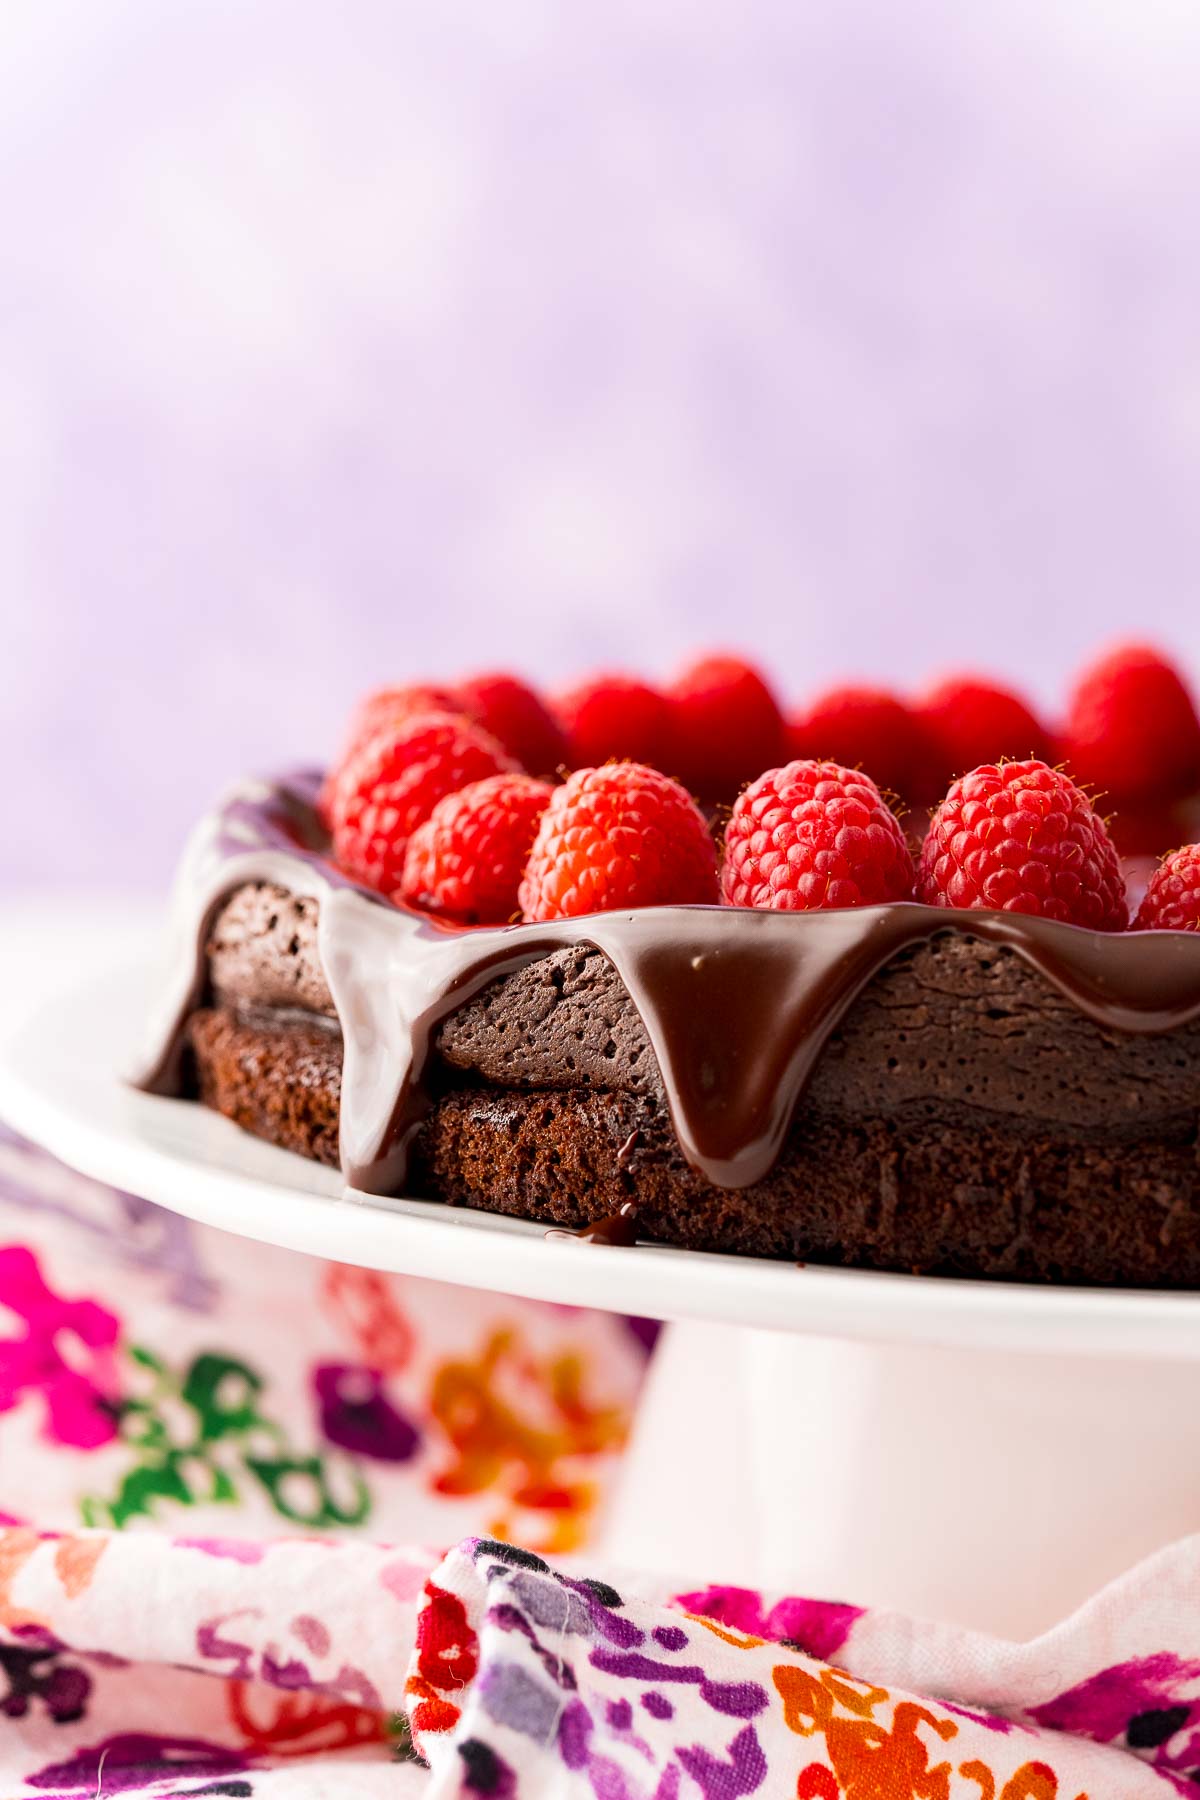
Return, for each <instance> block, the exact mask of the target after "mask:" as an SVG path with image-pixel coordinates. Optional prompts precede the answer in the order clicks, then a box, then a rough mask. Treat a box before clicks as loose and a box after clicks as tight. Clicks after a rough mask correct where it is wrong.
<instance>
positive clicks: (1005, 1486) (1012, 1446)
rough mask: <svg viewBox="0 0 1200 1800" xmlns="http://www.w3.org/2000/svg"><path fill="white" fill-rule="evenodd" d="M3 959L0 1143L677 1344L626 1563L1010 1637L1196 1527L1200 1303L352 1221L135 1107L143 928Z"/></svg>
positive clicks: (364, 1258) (179, 1115) (653, 1382)
mask: <svg viewBox="0 0 1200 1800" xmlns="http://www.w3.org/2000/svg"><path fill="white" fill-rule="evenodd" d="M3 941H5V943H6V946H7V948H6V952H5V954H4V955H3V956H0V992H3V993H5V994H6V995H8V996H9V997H10V1005H9V1009H8V1012H7V1015H6V1017H5V1019H4V1020H3V1021H2V1022H0V1116H2V1117H4V1118H5V1119H6V1120H7V1121H8V1123H9V1124H10V1125H11V1126H12V1127H13V1128H14V1129H15V1130H17V1131H20V1132H22V1133H24V1134H25V1135H26V1136H27V1137H29V1138H31V1139H32V1140H34V1141H35V1142H37V1143H39V1144H42V1145H43V1146H45V1148H46V1149H48V1150H50V1151H52V1152H53V1153H54V1154H56V1155H57V1156H59V1157H61V1158H62V1159H63V1160H64V1161H65V1162H67V1163H69V1164H71V1165H72V1166H73V1167H75V1168H77V1169H79V1170H81V1171H82V1172H83V1173H85V1174H88V1175H91V1176H93V1177H95V1178H97V1179H99V1180H101V1181H105V1182H109V1183H111V1184H113V1185H114V1186H118V1187H121V1188H124V1189H127V1190H129V1191H131V1192H134V1193H137V1194H138V1195H141V1196H143V1197H145V1198H146V1199H149V1200H153V1201H156V1202H158V1203H159V1204H160V1205H163V1206H167V1207H172V1208H174V1209H175V1210H176V1211H178V1212H181V1213H183V1214H186V1215H187V1216H188V1217H189V1218H192V1219H196V1220H199V1221H202V1222H203V1223H206V1224H209V1225H215V1226H218V1227H220V1228H222V1229H224V1230H228V1231H233V1232H237V1233H241V1234H242V1235H244V1236H246V1237H249V1238H257V1239H260V1240H262V1241H264V1242H267V1243H272V1244H278V1245H282V1246H286V1247H288V1248H291V1249H295V1250H300V1251H307V1252H310V1253H312V1254H314V1255H319V1256H324V1257H332V1258H336V1259H337V1260H338V1261H341V1262H348V1263H355V1264H358V1265H360V1266H362V1267H364V1268H373V1269H383V1270H389V1271H394V1272H398V1273H405V1274H410V1275H425V1276H431V1277H435V1278H436V1279H438V1280H440V1281H450V1282H460V1283H465V1284H467V1285H470V1286H473V1287H482V1288H489V1289H494V1290H497V1291H499V1292H505V1293H511V1294H517V1295H523V1296H526V1297H529V1298H533V1299H539V1300H547V1299H549V1300H555V1301H560V1302H566V1303H569V1304H572V1305H579V1306H591V1307H600V1308H605V1309H608V1310H612V1311H620V1312H627V1313H639V1314H643V1315H647V1316H650V1317H653V1318H658V1319H664V1320H668V1321H671V1323H670V1325H669V1328H668V1330H667V1332H666V1333H665V1334H664V1337H663V1340H662V1342H661V1345H660V1348H659V1350H658V1352H657V1354H656V1356H655V1359H654V1361H653V1363H652V1365H651V1370H650V1374H649V1378H648V1387H647V1391H646V1395H645V1399H644V1403H643V1406H642V1409H641V1411H640V1414H639V1420H638V1426H637V1431H636V1434H635V1441H634V1444H633V1447H632V1451H631V1454H630V1457H629V1461H628V1467H627V1472H626V1474H625V1477H624V1480H623V1485H622V1489H621V1492H620V1494H619V1496H618V1499H617V1502H616V1505H615V1507H614V1509H613V1511H612V1514H611V1517H610V1521H609V1528H608V1529H609V1541H608V1543H607V1544H606V1546H605V1550H606V1554H607V1555H608V1556H610V1557H611V1558H613V1559H616V1560H618V1561H620V1562H623V1563H626V1564H631V1565H641V1566H644V1567H653V1568H655V1569H657V1570H660V1571H662V1572H663V1573H666V1574H673V1573H678V1574H680V1575H695V1574H697V1573H698V1572H699V1573H704V1574H706V1575H711V1576H712V1577H713V1578H719V1579H723V1580H730V1581H737V1582H741V1583H744V1584H745V1585H748V1586H754V1587H760V1586H764V1587H770V1588H776V1589H778V1588H786V1589H789V1590H791V1591H793V1592H799V1593H806V1594H811V1595H816V1596H821V1597H825V1598H829V1599H844V1600H852V1601H855V1602H857V1603H860V1604H866V1605H872V1606H892V1607H897V1608H900V1609H903V1610H905V1611H907V1612H913V1613H921V1614H927V1615H932V1616H936V1617H940V1618H944V1619H948V1620H954V1621H957V1622H959V1623H963V1624H967V1625H972V1626H975V1627H977V1628H980V1629H987V1630H991V1631H994V1632H996V1633H998V1634H1001V1635H1004V1636H1010V1637H1025V1636H1028V1635H1031V1634H1032V1633H1034V1632H1036V1631H1039V1630H1041V1629H1044V1628H1045V1627H1047V1626H1049V1625H1050V1624H1052V1623H1053V1622H1054V1621H1055V1620H1056V1619H1058V1618H1059V1617H1061V1616H1062V1615H1063V1614H1064V1613H1066V1612H1067V1611H1069V1610H1070V1609H1071V1608H1072V1607H1074V1606H1075V1605H1077V1604H1078V1603H1079V1602H1081V1601H1082V1600H1083V1599H1084V1598H1086V1596H1087V1595H1088V1594H1089V1593H1091V1592H1092V1591H1093V1590H1094V1589H1095V1588H1096V1587H1098V1586H1099V1585H1101V1584H1102V1583H1103V1582H1104V1581H1106V1580H1108V1579H1109V1578H1111V1577H1112V1576H1113V1575H1115V1574H1117V1573H1119V1572H1120V1571H1121V1570H1122V1569H1123V1568H1125V1567H1127V1566H1128V1565H1129V1564H1131V1563H1132V1562H1134V1561H1136V1560H1137V1559H1138V1558H1139V1557H1141V1556H1142V1555H1144V1554H1146V1553H1148V1552H1149V1551H1151V1550H1154V1549H1157V1548H1158V1547H1160V1546H1161V1545H1163V1544H1165V1543H1167V1542H1169V1541H1170V1540H1171V1539H1173V1538H1175V1537H1179V1536H1182V1535H1184V1534H1185V1533H1187V1532H1190V1531H1193V1530H1196V1529H1198V1528H1200V1406H1198V1405H1197V1392H1198V1389H1200V1368H1198V1367H1197V1364H1198V1363H1200V1295H1196V1296H1191V1295H1170V1294H1155V1293H1118V1292H1106V1291H1103V1290H1084V1289H1063V1288H1057V1289H1056V1288H1034V1287H1028V1286H1020V1285H1017V1284H1007V1283H1006V1284H1002V1283H987V1284H984V1283H970V1282H957V1281H938V1280H925V1279H919V1278H916V1277H913V1276H898V1275H896V1276H893V1275H876V1274H869V1273H857V1272H851V1271H842V1270H832V1269H819V1268H797V1267H793V1266H792V1265H790V1264H785V1263H774V1262H766V1261H759V1260H754V1259H749V1258H735V1257H720V1256H704V1255H699V1254H697V1253H695V1252H687V1251H679V1250H671V1249H663V1248H653V1247H649V1246H637V1247H635V1248H616V1247H607V1246H599V1245H594V1244H589V1243H580V1242H576V1241H573V1240H570V1239H565V1238H563V1237H561V1236H547V1234H546V1233H545V1232H544V1231H543V1230H542V1229H541V1228H540V1227H537V1226H532V1225H528V1224H522V1223H520V1222H516V1221H511V1220H503V1219H499V1218H493V1217H491V1216H489V1215H486V1214H480V1213H473V1212H468V1211H460V1210H451V1209H449V1208H447V1207H443V1206H437V1205H431V1204H429V1203H426V1202H420V1201H405V1200H402V1201H392V1202H387V1201H384V1202H381V1201H376V1200H370V1199H368V1198H366V1197H360V1196H355V1195H352V1194H347V1193H345V1192H344V1191H343V1190H342V1187H341V1184H340V1182H339V1180H338V1178H337V1177H336V1176H335V1175H334V1174H333V1173H332V1172H331V1171H329V1170H325V1169H320V1168H317V1167H315V1166H314V1165H311V1164H308V1163H305V1162H303V1161H302V1160H301V1159H299V1158H298V1157H293V1156H289V1155H287V1154H286V1153H284V1152H282V1151H279V1150H275V1149H273V1148H272V1147H270V1146H269V1145H265V1144H260V1143H257V1142H256V1141H254V1140H253V1139H251V1138H248V1137H245V1136H244V1135H242V1134H241V1133H240V1132H238V1131H237V1130H236V1129H235V1128H234V1127H233V1126H231V1125H230V1124H228V1123H227V1122H226V1121H225V1120H223V1119H220V1118H218V1117H216V1116H215V1115H213V1114H211V1113H209V1112H207V1111H205V1110H204V1109H202V1108H201V1107H198V1106H195V1105H190V1104H187V1103H183V1102H176V1101H165V1100H158V1099H153V1098H150V1097H148V1096H145V1095H141V1094H138V1093H135V1092H133V1091H132V1090H131V1089H130V1088H128V1087H126V1086H125V1085H124V1084H123V1083H122V1081H121V1080H120V1078H119V1075H118V1072H117V1071H118V1070H119V1068H120V1067H122V1066H123V1065H124V1063H125V1060H126V1058H127V1055H128V1053H129V1052H130V1050H131V1047H132V1046H133V1045H134V1043H135V1042H136V1041H137V1038H138V1036H139V1033H140V1029H141V1024H142V1020H143V1017H144V1002H145V998H146V990H147V976H146V973H145V965H144V962H142V961H140V960H138V959H136V958H135V959H134V960H129V949H130V943H131V941H134V942H138V941H140V942H144V941H145V939H144V934H143V931H142V928H141V927H140V925H139V926H136V927H133V928H131V927H130V926H128V925H126V926H122V925H121V924H120V923H118V922H117V921H116V920H112V919H110V920H108V921H107V922H101V923H96V922H95V919H94V917H93V921H92V923H91V924H89V925H87V926H84V927H80V928H77V931H76V934H75V935H74V937H73V939H72V940H71V942H72V956H71V958H69V959H68V960H67V962H65V963H64V960H63V943H64V938H63V934H62V927H61V924H60V923H59V922H58V921H51V922H49V923H47V922H45V921H42V920H38V919H33V920H29V921H27V922H26V924H25V926H24V928H23V930H22V931H16V932H10V933H8V934H7V937H6V938H5V939H4V940H3ZM51 956H53V958H54V959H55V960H54V961H53V962H51V961H50V960H49V959H50V958H51ZM18 960H19V963H20V966H19V967H18ZM85 969H86V970H88V971H89V973H88V974H87V975H86V976H85V975H83V974H82V973H81V971H82V970H85ZM31 970H33V971H44V972H45V973H44V977H42V978H39V979H35V980H34V981H32V982H31V979H30V971H31ZM22 991H24V992H25V993H26V995H27V1003H26V1004H24V1005H13V1004H12V1003H11V997H12V996H13V995H14V994H20V993H21V992H22ZM1097 1204H1101V1205H1102V1204H1103V1196H1102V1195H1098V1196H1097Z"/></svg>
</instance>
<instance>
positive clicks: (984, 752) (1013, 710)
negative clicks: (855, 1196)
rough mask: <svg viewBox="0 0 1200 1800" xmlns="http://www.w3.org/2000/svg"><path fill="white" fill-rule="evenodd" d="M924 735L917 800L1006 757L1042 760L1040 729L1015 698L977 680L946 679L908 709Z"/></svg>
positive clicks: (1045, 747) (1043, 747)
mask: <svg viewBox="0 0 1200 1800" xmlns="http://www.w3.org/2000/svg"><path fill="white" fill-rule="evenodd" d="M914 711H915V713H916V717H917V721H918V725H919V727H920V729H921V730H922V731H923V732H924V734H925V739H926V744H927V747H928V750H927V755H928V760H927V762H926V766H925V768H924V770H923V771H922V779H921V780H920V782H919V784H918V785H919V791H920V797H921V798H922V799H932V798H933V797H934V796H936V795H938V794H941V793H943V792H944V791H945V787H946V783H947V782H948V781H951V780H953V779H954V777H955V776H958V775H963V774H965V773H966V771H967V770H968V769H975V768H978V767H979V766H980V765H981V764H983V763H992V762H998V761H999V760H1000V759H1001V758H1002V757H1007V756H1042V755H1044V754H1045V752H1046V751H1047V750H1048V749H1049V747H1050V745H1049V740H1048V737H1047V734H1046V730H1045V727H1044V726H1042V725H1040V724H1039V723H1038V721H1037V719H1036V718H1035V717H1034V715H1033V713H1032V712H1031V711H1030V710H1029V708H1028V706H1026V704H1025V702H1024V700H1022V699H1021V698H1020V696H1019V695H1018V694H1014V693H1012V692H1011V691H1010V689H1008V688H1002V687H996V686H995V684H994V683H992V682H990V681H986V680H985V679H983V677H982V676H977V675H950V676H947V678H946V679H945V680H944V681H941V682H939V683H938V685H937V686H936V687H934V688H931V689H930V691H929V692H928V693H927V694H926V695H925V696H924V698H923V699H921V700H919V701H918V702H917V704H916V706H915V708H914Z"/></svg>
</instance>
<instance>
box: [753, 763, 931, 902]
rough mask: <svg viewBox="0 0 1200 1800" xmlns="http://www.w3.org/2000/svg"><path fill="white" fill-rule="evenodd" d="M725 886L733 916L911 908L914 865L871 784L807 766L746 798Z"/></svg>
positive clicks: (762, 780) (771, 776)
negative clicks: (754, 910)
mask: <svg viewBox="0 0 1200 1800" xmlns="http://www.w3.org/2000/svg"><path fill="white" fill-rule="evenodd" d="M721 885H722V889H723V891H724V895H725V899H726V901H727V902H728V904H729V905H730V906H766V907H774V908H776V909H777V910H778V911H780V912H816V911H822V910H825V909H831V908H835V907H843V906H875V905H877V904H879V903H880V902H881V901H884V900H911V899H912V887H913V865H912V856H911V854H910V852H909V848H908V844H907V843H906V841H905V837H904V833H903V831H902V830H901V828H900V822H899V820H898V819H897V818H896V815H895V814H894V813H893V812H892V810H891V808H890V807H889V806H888V805H887V804H886V802H885V801H884V799H883V796H882V795H881V794H880V792H879V789H878V788H877V787H876V786H875V783H874V782H873V781H872V780H871V777H870V776H869V775H863V774H861V773H860V772H859V771H858V770H857V769H846V768H843V767H842V765H841V763H834V762H810V761H805V760H803V759H801V760H799V761H797V762H790V763H786V764H785V765H784V767H783V768H782V769H768V770H767V772H766V774H765V775H760V776H759V778H758V780H757V781H755V782H752V783H751V784H750V786H749V787H748V788H747V789H746V790H745V792H744V793H742V794H740V795H739V796H738V799H737V802H736V804H735V806H734V809H733V814H732V817H731V818H730V821H729V828H728V830H727V831H726V833H725V862H724V866H723V868H722V872H721Z"/></svg>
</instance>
